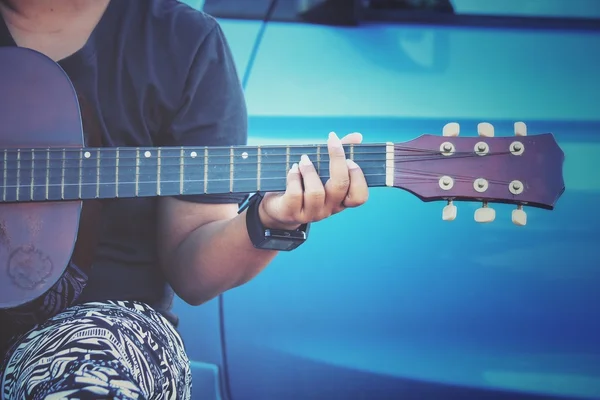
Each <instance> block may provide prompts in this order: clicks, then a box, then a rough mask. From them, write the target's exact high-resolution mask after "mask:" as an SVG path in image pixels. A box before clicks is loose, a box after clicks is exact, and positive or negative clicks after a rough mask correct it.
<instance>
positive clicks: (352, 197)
mask: <svg viewBox="0 0 600 400" xmlns="http://www.w3.org/2000/svg"><path fill="white" fill-rule="evenodd" d="M361 141H362V136H361V135H359V134H350V135H347V136H346V137H344V138H342V139H341V140H340V139H338V138H337V136H336V135H331V136H330V138H329V140H328V151H329V158H330V163H329V164H330V165H329V175H330V178H329V180H328V181H327V182H326V183H325V185H323V183H322V182H321V178H320V177H319V175H318V174H317V171H316V169H315V167H314V165H313V163H312V162H311V161H310V159H309V158H308V157H303V161H301V162H300V164H299V165H298V164H294V166H293V167H292V169H291V170H290V171H289V173H288V176H287V185H286V190H285V192H282V193H267V194H266V195H265V197H264V199H263V201H262V202H261V204H260V207H259V210H258V211H259V212H258V214H259V218H260V220H261V222H262V223H263V225H264V226H266V227H269V228H282V229H295V228H297V227H298V226H299V225H301V224H304V223H310V222H316V221H320V220H322V219H325V218H328V217H329V216H331V215H333V214H336V213H339V212H341V211H343V210H344V209H346V208H350V207H357V206H360V205H362V204H363V203H365V202H366V201H367V198H368V188H367V184H366V180H365V177H364V175H363V173H362V171H361V169H360V168H359V167H358V165H356V164H355V163H354V162H353V161H349V160H347V159H346V155H345V154H344V149H343V147H342V144H346V143H360V142H361ZM237 211H238V207H237V205H236V204H204V203H197V202H187V201H184V200H178V199H175V198H161V199H160V200H159V214H158V232H159V238H158V243H159V248H158V253H159V257H160V262H161V265H162V266H163V269H164V273H165V275H166V277H167V279H168V281H169V282H170V284H171V287H173V289H174V290H175V292H176V293H177V294H178V296H180V297H181V298H182V299H183V300H184V301H186V302H188V303H189V304H194V305H198V304H201V303H203V302H205V301H207V300H210V299H212V298H213V297H215V296H217V295H219V294H220V293H222V292H224V291H226V290H228V289H231V288H233V287H235V286H239V285H242V284H244V283H246V282H248V281H249V280H250V279H252V278H253V277H255V276H256V275H257V274H258V273H259V272H260V271H262V270H263V269H264V268H265V267H266V266H267V265H268V264H269V262H270V261H271V260H272V259H273V258H274V257H275V255H276V254H277V252H276V251H272V250H263V249H256V248H254V246H253V245H252V243H251V241H250V237H249V235H248V230H247V227H246V212H247V210H244V211H243V212H242V213H241V214H239V215H238V214H237Z"/></svg>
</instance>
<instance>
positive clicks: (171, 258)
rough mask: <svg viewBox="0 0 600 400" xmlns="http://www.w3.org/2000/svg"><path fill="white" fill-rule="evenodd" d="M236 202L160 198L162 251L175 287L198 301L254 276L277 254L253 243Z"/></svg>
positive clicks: (188, 299) (192, 301) (188, 298)
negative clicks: (212, 202)
mask: <svg viewBox="0 0 600 400" xmlns="http://www.w3.org/2000/svg"><path fill="white" fill-rule="evenodd" d="M237 211H238V206H237V205H236V204H203V203H194V202H186V201H183V200H178V199H175V198H161V199H160V201H159V214H158V225H159V226H158V232H159V238H158V243H159V249H158V250H159V257H160V262H161V265H162V266H163V270H164V273H165V275H166V277H167V280H168V281H169V282H170V284H171V286H172V287H173V290H175V292H176V293H177V295H178V296H179V297H181V298H182V299H183V300H184V301H186V302H187V303H189V304H193V305H198V304H201V303H203V302H205V301H208V300H210V299H212V298H213V297H215V296H217V295H219V294H220V293H222V292H224V291H226V290H228V289H231V288H233V287H236V286H239V285H241V284H243V283H245V282H247V281H249V280H250V279H252V278H253V277H254V276H256V275H257V274H258V273H259V272H260V271H261V270H262V269H263V268H264V267H265V266H266V265H267V264H268V263H269V262H270V261H271V260H272V259H273V258H274V257H275V255H276V254H277V252H276V251H270V250H260V249H255V248H254V246H252V243H251V242H250V238H249V236H248V233H247V230H246V211H244V212H242V213H241V214H239V215H238V213H237Z"/></svg>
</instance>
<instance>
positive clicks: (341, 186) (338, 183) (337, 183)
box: [332, 179, 350, 191]
mask: <svg viewBox="0 0 600 400" xmlns="http://www.w3.org/2000/svg"><path fill="white" fill-rule="evenodd" d="M332 186H333V189H334V190H336V191H338V190H347V189H348V188H349V187H350V179H336V180H334V181H333V185H332Z"/></svg>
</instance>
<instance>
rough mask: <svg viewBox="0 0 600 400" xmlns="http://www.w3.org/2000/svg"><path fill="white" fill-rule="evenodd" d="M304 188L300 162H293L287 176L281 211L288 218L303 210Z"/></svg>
mask: <svg viewBox="0 0 600 400" xmlns="http://www.w3.org/2000/svg"><path fill="white" fill-rule="evenodd" d="M303 198H304V190H303V189H302V176H301V175H300V169H299V168H298V164H293V165H292V167H291V168H290V170H289V172H288V174H287V177H286V188H285V192H284V193H283V196H281V213H282V214H283V215H285V216H286V218H293V217H295V216H296V214H298V212H299V210H302V203H303Z"/></svg>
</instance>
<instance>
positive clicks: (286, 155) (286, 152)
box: [285, 145, 290, 173]
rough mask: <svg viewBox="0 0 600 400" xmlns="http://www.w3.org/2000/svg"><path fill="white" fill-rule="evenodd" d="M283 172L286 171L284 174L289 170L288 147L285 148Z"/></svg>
mask: <svg viewBox="0 0 600 400" xmlns="http://www.w3.org/2000/svg"><path fill="white" fill-rule="evenodd" d="M285 170H286V173H287V171H289V170H290V146H289V145H287V146H285Z"/></svg>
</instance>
